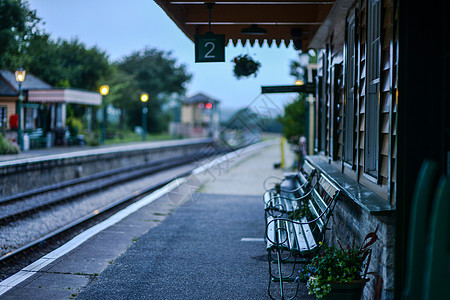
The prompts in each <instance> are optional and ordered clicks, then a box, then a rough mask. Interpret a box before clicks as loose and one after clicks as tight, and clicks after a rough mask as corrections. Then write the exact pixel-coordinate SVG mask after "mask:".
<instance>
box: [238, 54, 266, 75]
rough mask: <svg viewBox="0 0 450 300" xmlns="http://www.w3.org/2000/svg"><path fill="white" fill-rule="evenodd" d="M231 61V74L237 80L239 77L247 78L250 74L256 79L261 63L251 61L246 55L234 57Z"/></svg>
mask: <svg viewBox="0 0 450 300" xmlns="http://www.w3.org/2000/svg"><path fill="white" fill-rule="evenodd" d="M232 61H233V62H234V69H233V73H234V76H235V77H236V78H237V79H241V77H248V76H250V75H252V74H254V75H255V77H256V75H257V73H258V70H259V68H260V67H261V63H260V62H259V61H255V60H253V59H252V58H251V57H250V56H249V55H247V54H245V55H239V56H236V57H235V58H234V59H233V60H232Z"/></svg>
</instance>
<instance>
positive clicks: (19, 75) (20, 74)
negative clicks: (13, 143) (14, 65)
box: [15, 67, 27, 150]
mask: <svg viewBox="0 0 450 300" xmlns="http://www.w3.org/2000/svg"><path fill="white" fill-rule="evenodd" d="M26 73H27V72H26V71H25V70H24V69H23V68H22V67H19V68H18V69H17V70H16V72H15V75H16V81H17V83H18V84H19V101H18V102H17V111H18V115H19V118H18V119H19V124H18V126H17V140H18V142H19V147H20V150H23V136H22V101H23V95H22V82H24V80H25V75H26Z"/></svg>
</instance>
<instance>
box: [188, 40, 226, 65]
mask: <svg viewBox="0 0 450 300" xmlns="http://www.w3.org/2000/svg"><path fill="white" fill-rule="evenodd" d="M224 61H225V35H224V34H212V33H209V34H201V35H200V34H198V35H196V36H195V62H224Z"/></svg>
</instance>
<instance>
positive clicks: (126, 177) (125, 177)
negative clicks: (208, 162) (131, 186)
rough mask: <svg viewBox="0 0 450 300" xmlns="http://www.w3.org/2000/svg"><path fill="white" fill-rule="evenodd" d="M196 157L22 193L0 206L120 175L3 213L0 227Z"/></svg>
mask: <svg viewBox="0 0 450 300" xmlns="http://www.w3.org/2000/svg"><path fill="white" fill-rule="evenodd" d="M196 157H197V156H196V155H192V156H188V157H186V156H182V157H177V158H175V159H173V158H172V159H166V160H163V161H159V162H157V163H150V164H149V163H147V164H144V166H134V167H125V168H120V169H116V170H111V171H106V172H101V174H94V175H92V176H86V177H88V178H84V177H83V178H80V179H79V180H78V179H77V180H70V181H66V182H62V183H61V184H55V185H52V186H48V187H43V188H41V189H38V190H33V191H30V192H28V193H26V194H27V195H26V196H24V195H23V194H25V193H23V194H22V195H17V196H16V197H14V198H13V197H10V198H9V200H8V201H3V202H2V203H0V206H1V205H2V204H5V203H10V202H17V201H20V200H21V199H22V200H23V199H24V198H27V197H31V196H36V195H39V194H42V193H47V192H51V191H57V190H59V189H62V188H65V187H68V186H75V185H79V184H85V183H89V182H92V181H94V180H99V179H105V178H107V177H111V176H119V175H122V176H119V177H117V178H112V179H111V180H108V181H105V182H103V183H101V184H98V185H96V186H93V187H90V188H87V189H84V190H82V191H78V192H74V193H71V194H70V195H63V196H60V197H55V198H53V199H49V200H47V201H43V202H41V203H37V204H36V205H30V206H27V208H25V209H21V210H17V211H13V212H10V213H5V212H4V213H3V214H2V213H0V225H4V224H8V223H9V222H10V221H14V220H18V219H22V218H24V217H26V216H28V215H31V214H33V213H36V212H37V211H39V210H43V209H46V208H48V207H50V206H53V205H57V204H61V203H65V202H69V201H73V200H75V199H77V198H79V197H81V196H84V195H87V194H91V193H95V192H98V191H100V190H102V189H105V188H108V187H111V186H113V185H116V184H120V183H123V182H127V181H130V180H133V179H136V178H139V177H142V176H146V175H150V174H154V173H156V172H159V171H161V170H165V169H169V168H173V167H176V166H179V165H183V164H187V163H189V162H192V161H193V160H195V158H196ZM136 169H137V170H136Z"/></svg>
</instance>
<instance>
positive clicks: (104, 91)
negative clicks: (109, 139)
mask: <svg viewBox="0 0 450 300" xmlns="http://www.w3.org/2000/svg"><path fill="white" fill-rule="evenodd" d="M108 93H109V85H106V84H105V85H102V86H101V87H100V94H101V95H102V96H103V97H102V109H103V120H102V138H101V143H102V144H104V143H105V140H106V95H108Z"/></svg>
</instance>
